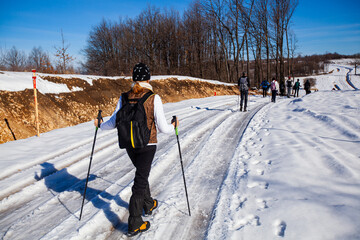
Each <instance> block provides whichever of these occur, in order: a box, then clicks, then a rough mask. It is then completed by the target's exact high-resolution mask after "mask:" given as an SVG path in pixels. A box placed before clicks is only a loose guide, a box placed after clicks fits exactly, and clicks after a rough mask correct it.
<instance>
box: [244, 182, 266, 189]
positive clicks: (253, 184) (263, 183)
mask: <svg viewBox="0 0 360 240" xmlns="http://www.w3.org/2000/svg"><path fill="white" fill-rule="evenodd" d="M247 187H248V188H254V187H260V188H263V189H268V187H269V183H267V182H251V183H248V185H247Z"/></svg>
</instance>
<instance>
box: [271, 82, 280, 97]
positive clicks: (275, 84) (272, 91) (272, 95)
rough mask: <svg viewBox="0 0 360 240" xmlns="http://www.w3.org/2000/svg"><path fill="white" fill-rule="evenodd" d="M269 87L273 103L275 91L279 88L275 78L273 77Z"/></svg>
mask: <svg viewBox="0 0 360 240" xmlns="http://www.w3.org/2000/svg"><path fill="white" fill-rule="evenodd" d="M270 87H271V102H273V103H275V101H276V94H277V92H278V90H279V84H278V82H277V81H276V79H275V78H273V80H272V82H271V85H270Z"/></svg>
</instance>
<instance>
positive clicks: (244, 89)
mask: <svg viewBox="0 0 360 240" xmlns="http://www.w3.org/2000/svg"><path fill="white" fill-rule="evenodd" d="M238 86H239V90H240V96H241V100H240V111H242V109H243V108H242V107H243V103H244V102H245V103H244V112H246V108H247V102H248V95H249V88H250V79H249V78H248V77H247V76H246V74H245V72H243V74H242V76H241V77H240V78H239V80H238Z"/></svg>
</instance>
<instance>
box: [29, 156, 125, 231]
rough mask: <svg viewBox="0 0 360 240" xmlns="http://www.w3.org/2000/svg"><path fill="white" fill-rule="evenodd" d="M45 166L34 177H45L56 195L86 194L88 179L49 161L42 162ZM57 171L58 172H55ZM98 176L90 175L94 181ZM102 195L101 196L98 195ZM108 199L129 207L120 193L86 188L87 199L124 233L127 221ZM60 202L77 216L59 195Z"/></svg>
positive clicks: (39, 178) (46, 183)
mask: <svg viewBox="0 0 360 240" xmlns="http://www.w3.org/2000/svg"><path fill="white" fill-rule="evenodd" d="M40 165H41V166H42V167H43V168H42V169H41V174H40V176H38V174H37V173H35V176H34V178H35V179H36V180H37V181H39V180H41V179H44V182H45V185H46V187H47V188H48V189H49V191H50V192H51V193H52V194H53V195H54V196H56V195H57V194H56V193H61V192H65V191H68V192H71V191H74V192H79V193H80V194H81V195H83V194H84V189H85V182H86V179H79V178H77V177H75V176H73V175H71V174H70V173H69V172H68V171H67V169H66V168H64V169H62V170H60V171H58V170H57V169H56V168H55V167H54V164H52V163H47V162H44V163H42V164H40ZM54 173H56V174H54ZM96 178H97V176H96V175H94V174H90V175H89V181H93V180H95V179H96ZM54 192H56V193H54ZM98 195H100V196H101V197H96V196H98ZM103 198H104V199H108V200H114V201H115V202H116V203H117V204H118V205H119V206H121V207H124V208H128V207H129V205H128V203H127V202H125V201H123V200H122V199H121V198H120V196H119V195H116V196H113V195H111V194H109V193H107V192H106V191H102V190H98V189H95V188H91V187H89V185H88V187H87V190H86V196H85V199H86V200H87V201H89V202H91V203H92V204H93V205H94V207H96V208H98V209H101V210H102V211H103V212H104V214H105V216H106V217H107V219H108V220H109V221H110V222H111V223H112V225H113V227H114V228H115V229H117V230H119V231H122V232H124V233H126V232H127V223H123V222H121V220H120V219H119V217H118V215H116V214H115V213H114V212H112V211H111V208H110V203H109V202H106V201H104V200H102V199H103ZM58 200H59V202H60V203H61V205H62V206H63V207H64V208H65V209H66V210H67V211H68V212H69V213H71V214H72V215H73V216H75V214H74V213H73V211H71V210H70V209H69V208H68V207H67V206H66V204H65V203H63V202H62V201H61V200H60V199H59V197H58ZM80 204H81V202H79V205H80ZM75 217H76V218H79V217H77V216H75Z"/></svg>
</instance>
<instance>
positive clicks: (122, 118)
mask: <svg viewBox="0 0 360 240" xmlns="http://www.w3.org/2000/svg"><path fill="white" fill-rule="evenodd" d="M153 94H154V93H153V92H152V91H149V92H147V93H146V94H145V95H144V96H143V97H141V98H136V99H129V96H128V93H123V94H122V95H121V103H122V107H121V109H120V110H119V111H118V112H117V113H116V128H117V130H118V138H119V146H120V148H122V149H123V148H143V147H145V146H146V145H147V144H148V143H149V140H150V132H151V131H150V129H149V128H148V126H147V117H146V112H145V108H144V102H145V101H146V100H147V99H148V98H149V97H150V96H151V95H153ZM134 102H135V103H134Z"/></svg>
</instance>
